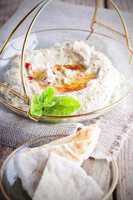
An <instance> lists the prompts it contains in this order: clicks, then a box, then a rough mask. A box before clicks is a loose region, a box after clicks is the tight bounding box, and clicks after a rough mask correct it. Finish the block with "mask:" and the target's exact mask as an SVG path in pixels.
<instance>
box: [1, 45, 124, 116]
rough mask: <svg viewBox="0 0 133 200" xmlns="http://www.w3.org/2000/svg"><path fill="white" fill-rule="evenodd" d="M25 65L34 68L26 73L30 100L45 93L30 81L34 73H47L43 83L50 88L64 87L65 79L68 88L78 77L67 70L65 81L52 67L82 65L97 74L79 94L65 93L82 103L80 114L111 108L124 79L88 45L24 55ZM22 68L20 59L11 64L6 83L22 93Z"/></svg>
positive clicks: (32, 52)
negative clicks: (28, 64) (35, 95)
mask: <svg viewBox="0 0 133 200" xmlns="http://www.w3.org/2000/svg"><path fill="white" fill-rule="evenodd" d="M25 63H30V64H31V66H32V67H31V69H29V71H28V73H27V71H26V69H25V82H26V87H27V91H28V94H29V96H32V94H33V93H40V92H41V90H42V89H44V88H42V86H40V84H39V83H38V81H37V80H34V79H32V78H31V77H28V76H29V74H30V73H31V71H32V72H36V71H38V70H40V71H44V72H45V75H46V78H45V79H44V80H41V83H43V84H44V85H46V86H47V84H49V85H51V86H55V85H56V84H57V83H58V84H62V78H63V84H69V83H70V82H71V79H73V77H74V76H76V75H77V72H76V71H74V70H66V71H65V76H64V77H62V74H60V72H57V73H56V74H54V73H53V72H52V67H53V66H55V65H68V64H69V65H71V64H77V65H79V64H80V65H83V66H84V68H85V71H86V72H87V73H96V75H97V77H96V78H95V79H92V80H90V81H89V82H88V84H87V87H85V88H83V89H81V90H78V91H72V92H67V93H62V95H64V94H65V95H69V96H73V97H75V98H77V99H78V100H79V101H80V103H81V108H80V110H78V111H77V112H78V113H86V112H91V111H94V110H96V109H99V108H102V107H104V106H106V105H108V104H109V103H110V102H111V101H113V98H114V97H115V95H116V94H117V95H119V90H120V87H121V83H122V82H123V79H124V78H123V76H122V75H121V73H120V72H118V71H117V69H116V68H115V67H114V66H113V65H112V63H111V61H110V60H109V58H108V57H107V56H106V55H104V54H103V53H102V52H100V51H97V50H95V48H94V47H90V46H89V45H88V44H87V42H86V41H74V42H65V43H63V44H57V45H55V46H53V47H51V48H47V49H38V50H31V51H28V52H26V54H25ZM19 64H20V56H16V57H15V58H13V59H12V60H11V63H10V66H11V67H10V69H9V70H8V71H7V72H6V74H5V80H6V81H7V82H8V83H9V84H10V85H12V87H13V88H15V89H17V90H18V91H21V92H22V85H21V80H20V70H19ZM78 73H79V72H78ZM81 73H82V72H81ZM68 77H69V78H68ZM31 79H32V80H31ZM41 85H42V84H41ZM57 95H58V92H57ZM12 101H13V103H14V104H18V102H17V101H16V99H12Z"/></svg>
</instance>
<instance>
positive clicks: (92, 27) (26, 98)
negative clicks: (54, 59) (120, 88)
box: [0, 0, 133, 121]
mask: <svg viewBox="0 0 133 200" xmlns="http://www.w3.org/2000/svg"><path fill="white" fill-rule="evenodd" d="M48 3H50V0H42V1H40V2H39V3H38V4H37V5H35V6H34V7H33V8H32V9H31V10H30V11H29V12H28V13H27V14H26V15H25V16H24V17H23V18H22V19H21V20H20V21H19V23H18V24H17V25H16V26H15V27H14V29H13V30H12V32H11V33H10V34H9V36H8V38H7V39H6V40H5V42H4V43H3V45H2V46H1V48H0V55H2V53H3V52H4V50H5V48H6V47H7V45H8V43H9V41H10V40H11V38H12V37H13V36H14V34H15V33H16V31H17V30H18V29H19V28H21V25H22V24H23V22H24V21H25V20H27V18H28V17H29V16H31V14H33V13H34V12H36V13H35V14H34V16H33V17H32V19H31V22H30V24H29V26H28V27H27V30H26V32H25V36H24V41H23V45H22V50H21V61H20V74H21V83H22V88H23V93H24V95H22V94H20V93H19V92H17V91H15V90H14V89H12V88H11V86H10V85H8V84H6V83H2V82H0V91H1V90H3V89H6V90H7V91H8V92H9V93H10V94H12V95H14V96H16V97H18V98H19V99H21V100H23V101H24V103H25V104H26V105H27V106H29V107H30V98H29V96H28V92H27V89H26V84H25V77H24V54H25V48H26V44H27V42H28V38H29V35H30V33H31V30H32V27H33V25H34V23H35V22H36V19H37V18H38V17H39V15H40V13H41V12H42V10H43V9H44V8H45V7H46V6H47V4H48ZM110 3H111V4H112V6H113V7H114V9H115V11H116V13H117V15H118V17H119V19H120V22H121V26H122V28H123V32H119V31H118V30H115V29H114V28H112V27H111V26H109V25H106V24H104V23H103V22H101V21H99V20H98V19H97V15H98V10H99V0H95V8H94V12H93V15H92V18H91V23H90V27H89V28H88V37H87V39H88V40H89V39H90V38H91V36H92V35H93V34H94V33H95V31H96V29H97V27H102V28H105V29H107V30H108V31H109V32H112V33H114V34H117V35H119V36H120V37H121V38H123V40H124V42H125V44H126V46H125V48H127V50H128V54H129V55H130V60H129V63H130V64H132V61H133V59H132V58H133V49H132V47H131V42H130V37H129V32H128V28H127V25H126V22H125V19H124V17H123V16H122V14H121V12H120V10H119V8H118V6H117V5H116V4H115V3H114V2H113V0H110ZM70 30H71V28H70ZM79 30H80V29H79ZM123 98H124V97H123ZM123 98H121V99H120V100H118V101H116V102H114V103H112V104H111V105H109V106H106V107H104V108H103V109H99V110H97V111H94V112H92V113H85V114H81V115H72V116H67V117H62V116H58V117H57V116H45V117H33V116H31V115H30V112H29V111H25V110H23V109H21V108H18V107H15V106H14V105H12V104H11V103H10V102H7V101H6V100H5V99H3V98H2V97H0V103H1V104H3V105H4V106H6V107H7V108H9V109H10V110H12V111H14V112H16V113H19V114H22V115H24V116H26V117H28V118H30V119H32V120H35V121H39V120H43V121H45V120H46V119H48V120H49V119H54V118H56V119H66V120H67V119H68V118H70V119H71V118H79V119H80V118H81V117H86V116H88V115H92V116H95V114H102V113H103V112H104V111H107V110H110V109H111V108H112V107H113V106H114V105H116V104H118V103H119V102H120V101H121V100H122V99H123Z"/></svg>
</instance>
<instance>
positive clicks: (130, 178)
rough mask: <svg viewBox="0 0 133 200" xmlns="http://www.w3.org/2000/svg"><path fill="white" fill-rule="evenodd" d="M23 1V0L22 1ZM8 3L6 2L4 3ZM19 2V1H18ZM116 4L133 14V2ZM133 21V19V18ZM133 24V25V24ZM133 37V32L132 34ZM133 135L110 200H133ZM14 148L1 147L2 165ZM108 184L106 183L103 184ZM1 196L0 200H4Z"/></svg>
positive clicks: (103, 3)
mask: <svg viewBox="0 0 133 200" xmlns="http://www.w3.org/2000/svg"><path fill="white" fill-rule="evenodd" d="M20 1H21V0H20ZM62 1H64V2H70V3H75V4H83V5H89V6H94V0H90V1H89V0H62ZM3 2H6V1H3ZM17 2H18V1H17ZM115 2H116V3H118V5H120V8H121V9H122V10H123V11H127V12H133V0H116V1H115ZM100 7H103V8H107V9H112V6H111V4H110V3H109V1H106V0H100ZM132 21H133V18H132ZM132 24H133V23H132ZM132 37H133V32H132ZM132 146H133V135H131V136H130V138H129V139H128V141H127V142H126V143H125V145H124V148H123V149H122V151H121V153H120V156H119V158H118V166H119V182H118V185H117V187H116V189H115V192H114V193H113V195H112V197H111V198H110V199H109V200H133V147H132ZM12 150H13V149H12V148H7V147H3V146H2V145H0V165H1V164H2V162H3V160H4V159H5V158H6V157H7V156H8V155H9V154H10V153H11V152H12ZM102 171H103V172H102V173H103V174H104V173H108V169H107V166H106V168H105V166H104V165H103V170H102ZM103 184H106V181H105V182H104V183H103ZM2 199H3V198H2V196H1V194H0V200H2Z"/></svg>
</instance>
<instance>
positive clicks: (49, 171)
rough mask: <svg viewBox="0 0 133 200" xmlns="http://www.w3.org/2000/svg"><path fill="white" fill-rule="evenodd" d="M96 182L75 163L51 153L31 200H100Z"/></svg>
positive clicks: (100, 192) (100, 193)
mask: <svg viewBox="0 0 133 200" xmlns="http://www.w3.org/2000/svg"><path fill="white" fill-rule="evenodd" d="M102 197H103V192H102V191H101V189H100V188H99V186H98V185H97V183H96V182H95V181H94V180H93V179H92V178H91V177H90V176H88V175H87V174H86V172H85V171H84V169H83V168H81V167H80V166H78V165H77V164H76V163H74V162H72V161H69V160H67V159H66V158H62V157H60V156H58V155H56V154H53V153H52V154H51V155H50V157H49V159H48V162H47V164H46V167H45V170H44V171H43V174H42V177H41V180H40V182H39V185H38V187H37V189H36V192H35V195H34V197H33V200H44V199H46V200H54V199H58V200H68V199H69V200H75V199H76V200H94V199H97V200H101V199H102Z"/></svg>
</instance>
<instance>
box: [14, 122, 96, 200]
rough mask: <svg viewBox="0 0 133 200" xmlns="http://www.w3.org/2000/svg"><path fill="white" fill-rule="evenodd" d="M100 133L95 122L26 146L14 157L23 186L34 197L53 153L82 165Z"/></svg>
mask: <svg viewBox="0 0 133 200" xmlns="http://www.w3.org/2000/svg"><path fill="white" fill-rule="evenodd" d="M99 134H100V129H99V128H98V127H97V126H96V125H95V124H93V125H90V126H85V127H82V128H81V129H79V130H77V131H76V132H75V133H74V134H72V135H70V136H67V137H64V138H61V139H58V140H55V141H53V142H51V143H49V144H46V145H42V146H40V147H35V148H25V149H24V150H21V151H20V152H18V153H17V154H16V157H15V159H14V163H15V168H16V171H17V174H18V177H19V178H20V179H21V181H22V186H23V188H24V189H25V190H26V191H27V192H28V194H29V196H30V197H33V195H34V193H35V191H36V188H37V186H38V184H39V181H40V179H41V176H42V174H43V171H44V170H45V167H46V163H47V160H48V158H49V156H50V155H51V153H54V154H56V155H58V156H60V157H61V158H66V159H67V160H69V161H72V162H73V163H75V164H76V165H77V166H80V165H82V163H83V161H84V160H86V159H88V158H89V157H90V155H91V154H92V152H93V150H94V148H95V146H96V144H97V142H98V138H99ZM66 171H67V168H66Z"/></svg>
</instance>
